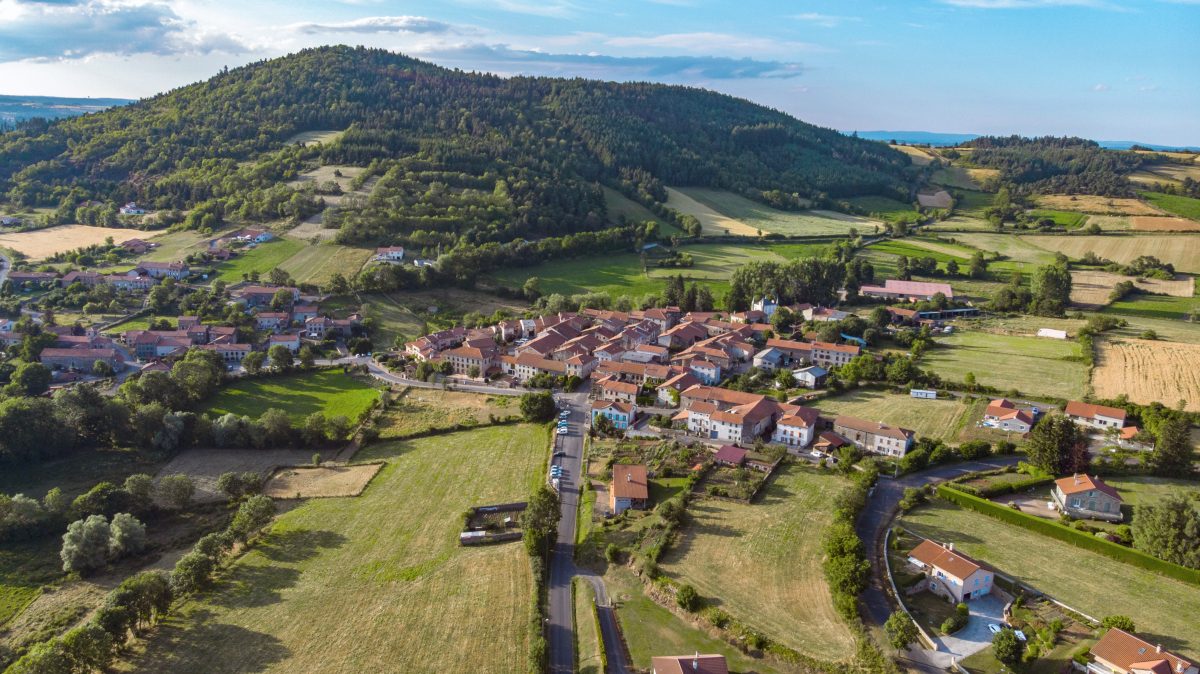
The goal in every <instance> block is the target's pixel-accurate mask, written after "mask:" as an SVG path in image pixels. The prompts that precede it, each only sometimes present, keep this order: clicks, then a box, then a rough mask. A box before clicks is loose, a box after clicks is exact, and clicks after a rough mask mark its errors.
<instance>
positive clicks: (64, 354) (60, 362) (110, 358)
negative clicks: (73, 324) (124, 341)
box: [40, 348, 125, 372]
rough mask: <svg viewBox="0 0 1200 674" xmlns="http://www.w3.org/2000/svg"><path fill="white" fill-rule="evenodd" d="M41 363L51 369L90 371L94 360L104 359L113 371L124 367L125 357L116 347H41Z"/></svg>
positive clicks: (94, 362)
mask: <svg viewBox="0 0 1200 674" xmlns="http://www.w3.org/2000/svg"><path fill="white" fill-rule="evenodd" d="M40 358H41V361H42V365H45V366H46V367H48V368H51V369H62V370H81V371H86V372H91V370H92V367H94V366H95V364H96V361H98V360H99V361H104V362H105V363H108V365H109V366H111V367H112V369H113V370H115V371H120V370H122V369H124V367H125V359H124V358H122V357H121V352H119V351H117V350H116V349H111V348H110V349H90V348H82V349H80V348H72V349H56V348H49V349H42V353H41V356H40Z"/></svg>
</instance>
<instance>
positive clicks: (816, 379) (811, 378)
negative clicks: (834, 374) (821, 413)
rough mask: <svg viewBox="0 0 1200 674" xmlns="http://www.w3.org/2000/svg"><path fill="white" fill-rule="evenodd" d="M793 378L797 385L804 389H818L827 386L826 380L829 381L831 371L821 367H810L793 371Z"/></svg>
mask: <svg viewBox="0 0 1200 674" xmlns="http://www.w3.org/2000/svg"><path fill="white" fill-rule="evenodd" d="M792 378H793V379H795V380H796V384H797V385H799V386H803V387H804V388H812V389H817V388H821V387H822V386H824V385H825V380H827V379H829V370H826V369H825V368H823V367H821V366H820V365H809V366H808V367H802V368H800V369H798V370H792Z"/></svg>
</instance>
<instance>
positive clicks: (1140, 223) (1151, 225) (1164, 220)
mask: <svg viewBox="0 0 1200 674" xmlns="http://www.w3.org/2000/svg"><path fill="white" fill-rule="evenodd" d="M1129 221H1130V223H1131V224H1132V228H1133V231H1135V232H1200V221H1196V220H1188V219H1186V218H1174V217H1157V216H1152V215H1137V216H1134V217H1132V218H1130V219H1129Z"/></svg>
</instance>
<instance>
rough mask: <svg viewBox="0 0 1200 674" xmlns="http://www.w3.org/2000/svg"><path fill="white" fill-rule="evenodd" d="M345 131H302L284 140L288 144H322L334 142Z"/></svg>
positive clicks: (306, 145)
mask: <svg viewBox="0 0 1200 674" xmlns="http://www.w3.org/2000/svg"><path fill="white" fill-rule="evenodd" d="M343 133H346V132H345V131H336V130H332V129H330V130H324V131H301V132H300V133H298V134H296V135H294V136H292V137H291V138H288V139H287V140H286V141H284V143H285V144H287V145H303V146H305V147H308V146H310V145H321V144H323V143H332V142H333V141H335V140H337V139H338V138H341V137H342V134H343Z"/></svg>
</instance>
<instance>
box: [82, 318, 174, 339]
mask: <svg viewBox="0 0 1200 674" xmlns="http://www.w3.org/2000/svg"><path fill="white" fill-rule="evenodd" d="M160 318H165V319H167V320H168V321H171V325H178V320H179V317H178V316H155V315H153V314H149V315H145V316H136V317H134V318H131V319H129V320H127V321H121V322H120V323H117V324H116V325H114V326H112V327H111V328H109V329H107V330H105V331H104V334H106V335H112V334H117V333H121V332H126V331H128V330H149V329H150V323H151V322H152V321H157V320H158V319H160ZM59 322H60V323H62V318H61V317H60V318H59Z"/></svg>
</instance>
